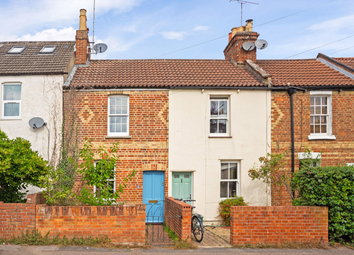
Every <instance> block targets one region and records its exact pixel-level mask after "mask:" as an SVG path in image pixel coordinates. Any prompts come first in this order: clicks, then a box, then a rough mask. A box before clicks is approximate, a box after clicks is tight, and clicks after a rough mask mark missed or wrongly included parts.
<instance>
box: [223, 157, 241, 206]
mask: <svg viewBox="0 0 354 255" xmlns="http://www.w3.org/2000/svg"><path fill="white" fill-rule="evenodd" d="M221 164H236V165H237V179H230V165H229V167H228V175H229V176H228V178H229V179H221ZM219 176H220V178H219V179H220V181H219V187H220V185H221V183H222V182H227V183H229V182H236V196H240V162H238V161H220V170H219ZM220 193H221V187H220V190H219V196H220V199H221V200H224V199H228V198H230V197H229V185H227V197H221V194H220Z"/></svg>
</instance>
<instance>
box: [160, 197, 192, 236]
mask: <svg viewBox="0 0 354 255" xmlns="http://www.w3.org/2000/svg"><path fill="white" fill-rule="evenodd" d="M191 217H192V207H191V206H190V205H189V204H186V203H184V202H181V201H178V200H175V199H174V198H173V197H166V199H165V223H166V225H167V226H169V227H170V228H171V230H173V231H174V232H175V233H176V234H177V235H178V237H179V239H180V240H187V241H188V242H190V241H191V234H192V233H191V221H192V218H191Z"/></svg>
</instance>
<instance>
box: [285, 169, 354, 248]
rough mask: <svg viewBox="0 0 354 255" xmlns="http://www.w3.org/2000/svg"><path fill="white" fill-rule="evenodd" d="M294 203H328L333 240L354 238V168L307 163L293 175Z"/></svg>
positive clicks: (315, 204) (321, 204) (309, 204)
mask: <svg viewBox="0 0 354 255" xmlns="http://www.w3.org/2000/svg"><path fill="white" fill-rule="evenodd" d="M291 185H292V188H293V189H294V190H296V191H298V194H299V195H298V198H297V199H295V200H293V204H294V205H304V206H305V205H306V206H327V207H328V209H329V217H328V222H329V228H328V230H329V237H330V239H331V240H335V241H343V240H349V241H351V242H353V240H354V167H352V166H330V167H322V168H321V167H316V168H314V167H309V166H304V167H302V168H301V170H300V171H298V172H296V173H295V174H294V176H293V178H292V183H291Z"/></svg>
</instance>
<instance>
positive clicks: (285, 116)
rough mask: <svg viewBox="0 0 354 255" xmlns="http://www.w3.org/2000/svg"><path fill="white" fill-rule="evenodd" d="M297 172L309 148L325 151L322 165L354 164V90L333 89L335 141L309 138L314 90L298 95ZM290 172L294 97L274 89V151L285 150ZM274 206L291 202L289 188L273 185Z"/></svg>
mask: <svg viewBox="0 0 354 255" xmlns="http://www.w3.org/2000/svg"><path fill="white" fill-rule="evenodd" d="M293 97H294V127H295V129H294V130H295V131H294V132H295V171H296V170H298V169H299V158H298V153H300V152H304V151H305V148H309V149H310V150H311V151H312V152H321V153H322V155H321V166H325V165H332V166H333V165H338V164H346V163H354V159H353V149H354V126H353V125H351V123H353V121H354V117H353V114H352V109H353V108H354V92H353V91H338V90H335V91H332V116H333V117H332V133H333V135H335V137H336V139H335V140H309V139H308V135H310V92H305V93H304V92H301V91H297V92H296V93H295V94H294V95H293ZM285 151H287V154H286V163H287V164H286V169H287V173H288V174H289V176H290V174H291V116H290V96H289V95H288V93H287V92H286V91H273V92H272V153H278V152H285ZM272 205H291V199H290V196H289V195H288V193H287V192H286V189H285V188H276V187H272Z"/></svg>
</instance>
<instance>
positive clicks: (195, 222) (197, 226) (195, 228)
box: [178, 199, 204, 243]
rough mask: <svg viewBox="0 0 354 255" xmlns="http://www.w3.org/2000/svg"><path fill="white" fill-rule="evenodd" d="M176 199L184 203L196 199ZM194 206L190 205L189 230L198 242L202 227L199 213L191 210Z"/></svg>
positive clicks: (201, 238)
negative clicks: (190, 218)
mask: <svg viewBox="0 0 354 255" xmlns="http://www.w3.org/2000/svg"><path fill="white" fill-rule="evenodd" d="M178 200H180V201H182V202H185V203H186V202H195V201H196V200H191V199H178ZM194 208H195V206H192V220H191V230H192V233H193V236H194V238H195V240H196V241H197V242H199V243H200V242H201V241H202V240H203V236H204V228H203V224H202V221H201V215H200V214H198V213H195V212H193V209H194Z"/></svg>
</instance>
